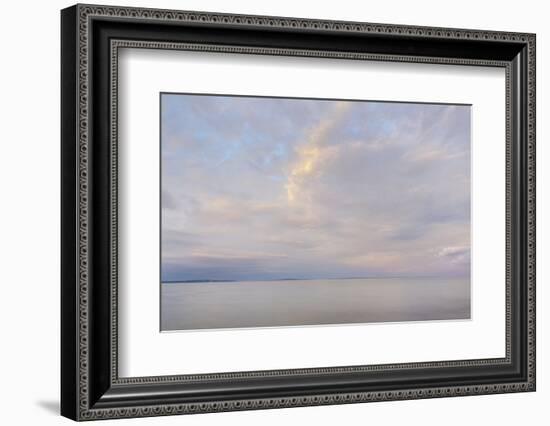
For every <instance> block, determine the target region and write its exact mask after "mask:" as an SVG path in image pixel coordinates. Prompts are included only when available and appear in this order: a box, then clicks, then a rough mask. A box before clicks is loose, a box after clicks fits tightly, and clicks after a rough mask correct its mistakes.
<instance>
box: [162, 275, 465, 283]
mask: <svg viewBox="0 0 550 426" xmlns="http://www.w3.org/2000/svg"><path fill="white" fill-rule="evenodd" d="M455 278H456V279H461V278H469V277H468V276H466V277H432V276H423V277H422V276H420V277H418V276H407V277H403V276H394V277H393V276H392V277H340V278H275V279H253V280H252V279H247V280H214V279H200V280H178V281H161V283H162V284H200V283H204V284H207V283H242V282H258V281H260V282H275V281H320V280H322V281H339V280H385V279H387V280H391V279H417V280H420V279H455Z"/></svg>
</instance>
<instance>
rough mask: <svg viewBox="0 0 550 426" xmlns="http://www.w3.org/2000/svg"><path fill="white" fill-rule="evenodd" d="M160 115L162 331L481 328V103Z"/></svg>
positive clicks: (277, 105)
mask: <svg viewBox="0 0 550 426" xmlns="http://www.w3.org/2000/svg"><path fill="white" fill-rule="evenodd" d="M160 102H161V114H160V133H161V135H160V151H161V200H160V204H161V253H160V260H161V274H160V275H161V276H160V281H161V283H160V291H161V318H160V322H161V324H160V328H161V331H176V330H199V329H223V328H250V327H283V326H311V325H328V324H354V323H381V322H403V321H428V320H464V319H469V318H470V306H471V300H470V284H471V283H470V256H471V253H470V244H471V241H470V225H471V223H470V207H471V206H470V204H471V201H470V195H471V194H470V185H471V173H470V161H471V156H470V142H471V136H470V125H471V123H470V117H471V106H470V105H465V104H433V103H412V102H385V101H367V100H365V101H363V100H338V99H310V98H307V99H305V98H277V97H257V96H234V95H210V94H185V93H161V95H160Z"/></svg>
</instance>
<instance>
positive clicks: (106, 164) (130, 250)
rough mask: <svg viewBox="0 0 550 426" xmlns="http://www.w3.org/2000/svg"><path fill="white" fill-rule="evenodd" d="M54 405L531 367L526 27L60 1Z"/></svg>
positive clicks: (442, 389) (200, 400) (279, 395)
mask: <svg viewBox="0 0 550 426" xmlns="http://www.w3.org/2000/svg"><path fill="white" fill-rule="evenodd" d="M61 49H62V76H61V77H62V93H61V98H62V123H61V127H62V141H61V145H62V153H61V156H62V173H61V178H62V183H61V189H62V283H61V286H62V289H61V309H62V312H61V316H62V318H61V319H62V329H61V334H62V351H61V352H62V359H61V365H62V375H61V384H62V389H61V412H62V414H63V415H64V416H66V417H69V418H71V419H74V420H93V419H106V418H121V417H141V416H159V415H170V414H188V413H205V412H216V411H230V410H248V409H267V408H280V407H293V406H308V405H321V404H346V403H356V402H368V401H382V400H400V399H417V398H438V397H447V396H466V395H477V394H490V393H504V392H522V391H534V390H535V35H534V34H523V33H521V34H520V33H509V32H495V31H480V30H463V29H449V28H427V27H413V26H403V25H387V24H369V23H359V22H335V21H321V20H308V19H297V18H281V17H269V16H243V15H228V14H217V13H203V12H187V11H171V10H155V9H138V8H129V7H106V6H96V5H76V6H73V7H70V8H67V9H64V10H63V11H62V12H61Z"/></svg>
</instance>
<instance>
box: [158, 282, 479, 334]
mask: <svg viewBox="0 0 550 426" xmlns="http://www.w3.org/2000/svg"><path fill="white" fill-rule="evenodd" d="M468 318H470V280H469V279H467V278H466V279H463V278H461V279H448V278H445V279H434V278H428V279H426V278H422V279H420V278H410V279H407V278H384V279H378V278H368V279H343V280H303V281H302V280H295V281H244V282H216V283H163V284H162V285H161V330H163V331H168V330H196V329H218V328H240V327H280V326H299V325H321V324H351V323H370V322H401V321H427V320H451V319H468Z"/></svg>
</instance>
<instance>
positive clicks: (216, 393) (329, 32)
mask: <svg viewBox="0 0 550 426" xmlns="http://www.w3.org/2000/svg"><path fill="white" fill-rule="evenodd" d="M61 29H62V31H61V49H62V64H61V65H62V76H61V79H62V93H61V98H62V118H61V130H62V143H61V145H62V146H61V159H62V176H61V179H62V184H61V190H62V218H61V220H62V235H61V240H62V268H61V269H62V283H61V287H62V288H61V309H62V310H61V321H62V329H61V334H62V336H61V367H62V368H61V370H62V373H61V413H62V414H63V415H64V416H66V417H69V418H71V419H74V420H92V419H105V418H119V417H139V416H158V415H169V414H187V413H204V412H214V411H229V410H247V409H264V408H278V407H293V406H307V405H322V404H343V403H355V402H367V401H380V400H399V399H415V398H435V397H444V396H464V395H476V394H490V393H504V392H520V391H534V390H535V35H534V34H520V33H509V32H494V31H478V30H462V29H449V28H426V27H413V26H402V25H382V24H368V23H358V22H334V21H320V20H308V19H293V18H278V17H264V16H242V15H227V14H214V13H200V12H182V11H168V10H153V9H134V8H126V7H104V6H95V5H76V6H73V7H70V8H67V9H64V10H63V11H62V13H61ZM121 47H134V48H149V49H151V48H153V49H191V50H199V51H219V52H234V53H243V54H246V53H255V54H264V55H275V56H277V55H298V56H312V57H325V58H342V59H354V60H374V61H376V60H384V61H398V62H425V63H434V64H458V65H464V66H468V65H484V66H491V67H502V68H504V69H505V70H506V111H507V117H506V123H507V130H506V139H507V140H506V150H507V152H506V163H507V164H506V199H507V209H506V229H505V230H504V229H503V232H506V356H505V357H504V358H495V359H477V360H460V361H445V362H429V363H409V364H387V365H370V366H369V365H365V366H327V367H326V368H315V369H301V370H274V371H253V372H242V373H219V374H205V375H182V376H161V377H135V378H120V377H119V376H118V367H117V362H118V358H117V344H118V343H117V342H118V327H117V226H118V223H117V208H116V206H117V195H118V194H117V191H118V188H117V122H116V119H117V85H118V80H117V58H118V56H117V55H118V49H119V48H121ZM503 214H504V212H503Z"/></svg>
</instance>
